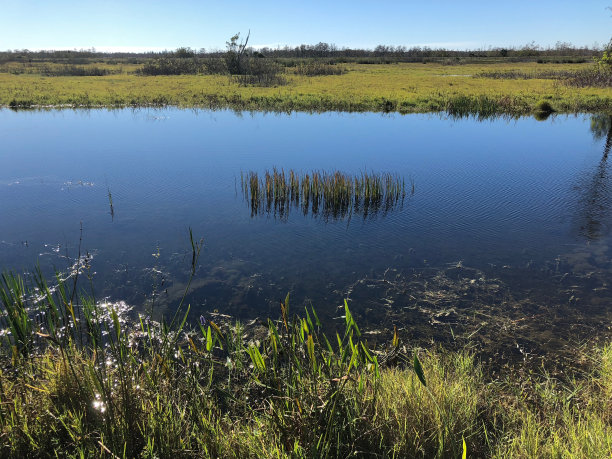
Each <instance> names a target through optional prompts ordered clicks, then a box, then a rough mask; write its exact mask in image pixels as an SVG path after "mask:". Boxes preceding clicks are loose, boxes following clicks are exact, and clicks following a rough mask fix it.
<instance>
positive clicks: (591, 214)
mask: <svg viewBox="0 0 612 459" xmlns="http://www.w3.org/2000/svg"><path fill="white" fill-rule="evenodd" d="M590 128H591V133H592V135H593V138H594V139H595V140H601V139H605V143H604V149H603V153H602V156H601V160H600V161H599V163H598V164H597V165H596V166H595V167H594V168H592V170H591V172H590V173H589V175H588V176H586V177H585V178H584V180H583V181H582V183H580V184H579V185H578V186H577V187H576V189H577V190H578V191H579V192H580V200H579V205H578V214H577V216H576V221H577V225H576V226H577V227H578V234H579V235H580V236H582V237H584V238H585V239H586V240H588V241H596V240H599V239H601V238H602V237H604V236H606V235H608V234H609V233H610V227H611V225H610V218H611V213H610V212H611V207H612V182H611V180H610V167H609V163H608V156H609V154H610V149H611V148H612V116H611V115H603V114H602V115H594V116H593V117H592V118H591V126H590Z"/></svg>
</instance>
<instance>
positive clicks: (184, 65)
mask: <svg viewBox="0 0 612 459" xmlns="http://www.w3.org/2000/svg"><path fill="white" fill-rule="evenodd" d="M204 69H205V67H204V65H203V62H201V60H199V59H196V58H179V57H161V58H159V59H154V60H152V61H149V62H147V63H145V64H144V65H143V66H142V67H141V68H140V69H138V70H137V71H136V73H137V74H138V75H150V76H155V75H196V74H198V73H204V72H203V70H204Z"/></svg>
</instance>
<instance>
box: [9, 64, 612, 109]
mask: <svg viewBox="0 0 612 459" xmlns="http://www.w3.org/2000/svg"><path fill="white" fill-rule="evenodd" d="M37 65H38V66H41V65H42V64H32V65H30V66H27V65H24V64H17V63H7V64H4V65H3V66H2V67H0V105H4V106H10V107H14V108H27V107H41V106H42V107H44V106H77V107H121V106H148V105H155V106H163V105H173V106H179V107H202V108H232V109H240V110H271V111H297V110H301V111H327V110H340V111H387V112H400V113H415V112H435V111H448V112H449V113H451V114H457V115H463V114H479V115H482V116H487V115H493V114H507V115H515V116H518V115H525V114H530V113H535V112H537V111H538V104H539V103H541V102H542V101H548V102H549V103H550V105H551V106H552V109H553V110H555V111H557V112H561V113H576V112H601V111H605V112H610V111H612V88H610V87H604V88H594V87H586V88H576V87H570V86H568V85H567V84H566V83H565V82H564V81H563V80H561V79H559V78H555V77H554V73H555V72H574V71H577V70H583V69H586V68H589V67H590V66H591V65H592V64H590V63H585V64H555V63H546V64H538V63H536V62H522V63H509V62H492V63H467V64H455V65H445V64H443V63H395V64H359V63H354V62H350V63H345V64H337V65H338V66H342V67H343V68H344V69H345V70H346V72H345V73H343V74H341V75H322V76H304V75H299V74H297V72H295V71H294V69H292V68H291V67H287V68H285V70H284V77H285V79H286V80H287V84H285V85H281V86H276V87H259V86H241V85H239V84H238V83H237V82H236V81H235V80H233V79H232V78H231V77H229V76H227V75H168V76H140V75H136V74H134V71H135V70H136V69H138V68H139V66H138V65H134V64H122V65H110V64H104V63H103V64H86V65H85V66H84V67H87V66H97V67H99V68H103V69H106V70H107V71H108V72H109V74H108V75H104V76H44V75H42V74H40V73H37V72H39V71H40V68H38V70H37ZM45 65H50V66H53V65H57V64H45ZM513 73H518V74H522V75H527V76H528V78H496V77H492V76H489V77H487V76H486V75H496V74H497V75H499V74H501V75H512V74H513ZM483 75H484V77H483Z"/></svg>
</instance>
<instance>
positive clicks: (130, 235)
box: [0, 109, 612, 356]
mask: <svg viewBox="0 0 612 459" xmlns="http://www.w3.org/2000/svg"><path fill="white" fill-rule="evenodd" d="M609 125H610V121H609V118H605V117H595V118H593V117H592V116H587V115H584V116H582V115H581V116H555V117H551V118H549V119H548V120H545V121H536V120H535V119H533V118H521V119H517V120H515V119H512V120H507V119H496V120H485V121H479V120H476V119H473V118H470V119H458V120H457V119H450V118H448V117H446V116H440V115H405V116H401V115H382V114H371V113H360V114H347V113H325V114H305V113H298V114H264V113H235V112H232V111H192V110H181V109H161V110H160V109H138V110H129V109H123V110H112V111H107V110H77V111H72V110H61V111H18V112H14V111H10V110H0V137H1V138H2V145H1V147H0V267H1V268H2V269H4V270H8V269H11V270H14V271H16V272H28V271H31V270H32V268H33V267H34V266H35V265H36V264H37V263H39V264H40V266H41V267H42V269H43V271H45V272H46V273H48V274H50V273H51V272H53V269H58V270H61V271H66V270H68V269H69V267H70V266H71V265H72V264H73V263H74V262H75V260H76V259H77V257H78V253H79V241H80V240H81V238H82V240H81V242H80V247H81V249H80V250H81V254H89V255H91V271H90V273H91V274H93V285H94V292H95V295H96V297H97V298H100V299H102V298H108V299H110V300H111V301H120V300H122V301H125V302H127V303H128V304H130V305H133V306H134V307H135V308H136V309H137V310H143V309H144V308H146V307H147V305H148V306H150V305H151V301H152V300H153V299H154V300H155V302H154V307H155V308H156V309H157V311H159V312H161V311H165V310H168V309H172V308H173V307H174V306H175V305H176V304H178V301H179V300H180V298H181V295H182V292H183V290H184V287H185V282H186V280H187V278H188V274H189V271H190V264H191V246H190V242H189V228H191V229H192V231H193V234H194V237H195V238H196V239H199V238H200V237H202V238H203V241H204V249H203V250H202V253H201V256H200V258H199V267H198V270H197V274H196V277H195V279H194V281H193V284H192V288H191V289H190V293H189V295H188V298H187V301H188V302H189V303H190V304H191V308H192V311H193V312H194V314H196V316H197V315H199V314H214V313H215V312H217V313H219V314H228V315H231V316H233V317H238V318H241V319H243V320H247V319H249V320H250V319H253V318H256V317H260V318H264V317H267V316H272V317H276V316H277V315H278V302H279V300H280V299H281V298H284V297H285V295H286V294H287V293H288V292H290V293H291V297H292V304H293V305H294V307H295V308H297V310H302V307H303V305H304V304H312V305H314V306H315V308H316V310H317V312H319V314H320V315H322V316H323V317H325V318H327V319H329V320H333V318H334V317H338V316H341V315H342V312H339V311H337V306H338V305H339V304H341V303H342V301H343V298H349V302H350V304H351V306H352V309H353V310H355V311H356V315H357V316H358V318H359V320H360V321H361V322H362V323H366V324H368V325H369V326H370V328H371V329H372V333H376V332H382V333H383V334H384V333H387V332H388V330H392V329H393V325H398V326H399V327H400V329H401V330H403V331H404V333H406V334H407V335H408V336H409V338H410V339H413V340H427V339H432V338H435V339H439V340H446V341H449V340H456V339H457V336H464V337H466V338H467V337H469V339H472V340H474V339H476V340H480V342H481V343H482V344H483V345H484V346H488V347H492V348H494V347H496V346H498V347H499V349H498V350H497V351H496V352H497V353H498V355H502V354H504V353H505V352H510V353H517V355H523V356H525V355H529V354H530V353H538V352H539V349H541V348H542V346H544V345H547V346H548V347H550V348H555V349H557V350H560V349H561V348H563V346H566V345H568V343H570V341H571V339H576V340H581V339H583V338H585V337H588V336H590V335H591V334H593V332H594V331H597V330H599V331H605V330H606V327H608V326H609V325H610V314H609V310H610V309H611V308H610V305H611V304H612V303H611V301H610V300H611V299H612V295H611V293H610V290H609V281H610V279H612V276H611V271H612V265H611V262H610V260H611V255H612V250H611V247H610V243H611V242H612V236H611V232H610V229H611V225H612V212H611V211H610V206H611V204H612V182H611V180H612V179H611V178H610V167H611V166H610V164H609V161H608V159H607V154H606V151H605V148H606V140H607V141H608V143H607V145H608V149H609V145H610V131H609V129H610V127H609ZM274 167H277V168H279V169H281V168H282V169H284V170H285V171H288V170H289V169H294V170H296V171H301V172H310V171H313V170H319V171H336V170H339V171H342V172H344V173H347V174H359V173H361V172H363V171H367V172H375V173H383V172H392V173H395V174H398V175H399V176H401V177H403V178H404V179H405V181H406V183H407V186H408V188H409V189H410V190H409V192H408V193H407V194H406V197H405V198H404V200H403V203H402V204H401V206H396V207H395V208H393V209H391V210H389V211H388V212H378V213H371V214H370V215H368V216H367V217H366V218H364V217H363V216H361V215H357V214H356V215H353V216H352V218H350V219H349V218H337V219H333V218H321V216H314V215H312V214H311V213H307V214H306V215H305V214H304V213H303V212H301V211H300V210H299V209H292V210H290V212H289V214H288V215H287V216H286V217H285V218H278V216H275V215H274V213H273V212H271V213H269V214H268V213H265V212H264V213H263V214H262V213H259V214H258V215H252V213H251V210H250V208H249V205H248V200H246V199H245V197H244V196H243V192H242V187H241V172H242V173H247V172H249V171H255V172H259V173H260V174H262V173H263V172H264V171H266V170H271V169H272V168H274ZM412 186H414V189H413V190H412ZM412 191H414V193H412ZM111 202H112V215H111ZM81 228H82V230H81ZM294 310H295V309H294ZM504 340H505V341H504ZM499 343H504V344H503V346H502V345H501V344H499ZM510 348H511V349H512V351H507V349H510Z"/></svg>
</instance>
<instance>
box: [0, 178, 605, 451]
mask: <svg viewBox="0 0 612 459" xmlns="http://www.w3.org/2000/svg"><path fill="white" fill-rule="evenodd" d="M270 175H271V179H272V178H273V177H274V175H273V174H270ZM277 179H278V180H279V181H280V178H279V177H278V175H277ZM257 183H259V181H257ZM290 183H292V184H293V187H294V188H293V190H294V191H295V192H296V193H297V192H298V191H299V187H298V186H297V184H298V183H297V179H296V178H295V177H294V181H293V182H290ZM289 194H290V195H291V190H290V191H289ZM189 239H190V243H191V249H192V257H191V263H190V274H191V276H190V280H189V282H187V285H186V287H185V293H184V295H183V297H182V299H181V301H180V302H179V304H178V305H177V306H176V310H175V312H174V314H173V316H172V317H171V318H168V319H167V320H166V319H163V320H162V321H161V322H156V321H153V320H151V318H150V317H147V316H138V317H133V318H132V320H131V321H130V320H128V318H127V317H126V316H125V314H124V312H122V310H121V308H120V307H119V306H118V305H117V304H109V303H101V302H97V301H95V299H94V297H93V296H88V295H83V294H77V293H76V286H77V283H76V279H75V276H77V275H78V271H77V273H75V274H74V275H73V277H72V278H71V277H68V278H66V276H62V275H58V276H57V277H56V279H55V281H54V283H53V285H50V284H49V283H48V282H47V281H46V280H45V278H44V277H43V276H42V274H41V272H40V270H37V271H36V274H35V276H34V278H33V280H32V283H33V284H30V282H27V281H26V280H24V279H23V278H22V277H20V276H18V275H15V274H10V273H4V274H3V276H2V281H1V283H0V305H1V307H2V309H1V310H0V325H1V327H2V330H3V332H2V334H1V335H0V355H1V357H2V359H1V360H0V362H2V363H1V366H0V456H2V457H58V456H59V457H100V456H102V457H121V458H123V457H126V458H127V457H143V458H154V457H160V458H166V457H240V458H242V457H252V458H260V457H304V458H305V457H360V456H364V457H383V458H392V457H440V458H441V457H445V458H446V457H448V458H455V457H461V456H463V457H500V458H501V457H504V458H505V457H585V458H586V457H589V458H590V457H609V456H610V454H611V453H612V426H611V422H612V403H611V397H612V346H606V347H604V348H603V349H600V350H596V351H595V353H591V352H590V350H589V349H587V348H583V349H582V350H579V351H578V352H580V353H584V354H586V355H590V356H591V357H590V361H591V368H592V370H591V371H590V372H589V373H587V374H580V375H577V376H573V375H571V374H567V375H566V377H565V378H564V379H563V380H559V379H557V378H555V377H553V376H551V375H549V374H546V373H542V374H531V375H529V376H528V377H525V376H523V377H521V376H519V375H525V374H526V373H524V372H517V373H511V374H510V377H507V379H504V380H499V379H497V380H488V379H487V377H486V376H485V372H484V371H483V369H482V367H481V366H480V364H479V363H478V361H477V360H476V358H475V356H474V354H472V353H470V352H469V351H466V350H464V351H461V350H459V351H447V350H444V349H442V348H433V349H430V350H423V349H414V348H411V347H410V345H409V343H404V342H403V341H402V337H401V336H399V335H398V332H397V328H395V330H394V331H393V332H392V333H390V334H389V337H388V343H384V340H383V342H379V343H378V344H377V345H376V346H375V347H372V346H371V344H369V343H368V341H367V340H366V339H364V335H362V332H361V330H360V328H359V327H358V325H357V323H356V321H355V319H354V317H353V315H352V313H351V310H350V308H349V305H348V303H347V302H346V301H344V304H343V306H342V316H341V317H340V318H339V319H341V324H338V326H337V327H335V329H336V330H337V331H336V333H335V336H331V337H328V336H327V335H326V334H325V333H324V332H323V324H322V323H321V321H320V320H319V318H318V316H317V314H316V312H315V310H314V309H312V308H307V309H305V310H304V311H303V313H302V314H299V315H298V314H295V313H293V312H292V310H291V306H290V298H289V295H287V297H286V298H285V300H284V301H282V302H280V304H279V309H280V314H279V317H278V319H277V320H271V319H268V320H267V321H265V322H262V323H261V324H260V325H259V326H258V327H259V329H260V332H259V333H257V334H253V333H250V332H249V330H247V329H246V328H245V327H243V326H242V325H241V324H240V323H239V322H236V323H230V322H228V323H223V324H222V323H215V322H214V321H212V320H210V318H206V317H203V316H201V317H200V320H199V323H197V324H190V323H188V320H187V318H188V316H189V310H190V307H189V305H185V304H184V300H185V297H186V294H187V292H188V290H189V288H190V287H189V286H190V283H191V279H193V278H194V276H195V275H196V272H197V266H198V259H199V256H200V252H201V249H202V241H201V240H200V241H196V240H195V239H194V237H193V234H192V233H191V232H190V237H189ZM79 266H80V267H81V269H82V271H83V273H82V274H81V276H83V275H84V274H87V272H88V271H87V270H88V266H87V264H83V263H81V264H79ZM86 277H89V275H88V276H86ZM72 280H74V282H72ZM262 331H263V333H262ZM256 336H257V338H256Z"/></svg>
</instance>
